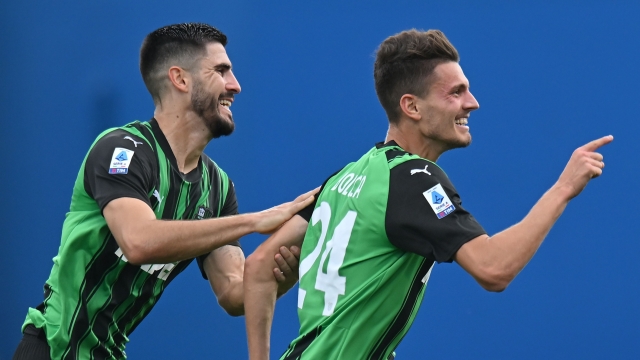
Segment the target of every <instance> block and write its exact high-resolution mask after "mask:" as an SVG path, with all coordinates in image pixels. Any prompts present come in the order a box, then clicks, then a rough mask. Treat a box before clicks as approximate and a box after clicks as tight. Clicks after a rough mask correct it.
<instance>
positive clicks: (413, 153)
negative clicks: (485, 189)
mask: <svg viewBox="0 0 640 360" xmlns="http://www.w3.org/2000/svg"><path fill="white" fill-rule="evenodd" d="M458 62H459V57H458V52H457V50H456V49H455V48H454V47H453V45H451V43H450V42H449V41H448V39H447V38H446V37H445V35H444V34H443V33H442V32H440V31H437V30H429V31H426V32H421V31H416V30H410V31H404V32H402V33H399V34H396V35H394V36H391V37H389V38H387V39H386V40H385V41H384V42H383V43H382V44H381V45H380V47H379V49H378V51H377V55H376V61H375V66H374V79H375V86H376V92H377V94H378V98H379V100H380V103H381V104H382V107H383V108H384V109H385V111H386V113H387V117H388V120H389V130H388V133H387V136H386V139H385V141H384V142H381V143H378V144H376V145H375V147H373V148H372V149H371V150H369V151H368V152H367V153H365V154H364V155H363V156H362V157H361V158H360V159H358V160H357V161H355V162H352V163H349V164H347V165H346V166H345V167H344V168H342V170H340V171H338V172H337V173H335V174H334V175H332V176H331V177H329V178H328V179H327V180H326V181H325V183H324V185H323V187H322V188H321V192H320V194H319V195H318V196H317V200H316V201H315V202H314V203H313V204H312V205H310V206H309V207H307V208H306V209H304V210H303V211H301V212H300V213H299V214H297V215H296V216H294V217H293V218H292V219H291V220H289V221H288V222H287V223H285V225H284V226H283V227H282V228H281V229H280V230H278V231H277V232H276V233H275V234H274V235H272V236H271V237H270V238H269V239H268V240H267V241H266V242H264V243H263V244H262V245H260V247H259V248H258V249H257V250H256V252H254V253H253V254H252V255H251V256H249V258H248V259H247V263H246V267H245V282H244V288H245V318H246V325H247V335H248V341H249V353H250V358H251V359H252V360H258V359H267V358H268V356H269V334H270V328H271V322H272V317H273V310H274V303H275V300H276V290H277V283H276V281H275V280H274V277H273V276H269V274H268V272H266V271H265V270H266V269H272V270H273V271H275V272H276V273H277V272H279V270H277V269H274V268H275V267H276V266H277V265H278V264H279V263H281V262H282V261H284V260H285V259H286V258H287V257H289V256H291V255H290V254H283V255H284V256H281V255H276V256H275V257H276V258H275V259H274V256H273V255H272V254H273V253H274V252H275V251H277V250H278V248H280V247H283V246H286V247H289V246H292V245H296V246H300V244H302V248H301V262H300V267H299V274H300V288H299V292H298V315H299V319H300V333H299V336H298V338H296V339H295V340H293V342H291V344H290V345H289V348H288V349H287V350H286V352H285V353H284V355H283V356H282V358H281V359H332V360H337V359H349V360H351V359H389V358H392V357H393V356H394V355H393V352H394V349H395V348H396V347H397V346H398V344H399V343H400V341H401V340H402V338H403V336H404V335H405V334H406V332H407V331H408V330H409V327H410V326H411V323H412V321H413V319H414V317H415V314H416V312H417V310H418V307H419V306H420V303H421V301H422V298H423V295H424V290H425V286H426V283H427V281H428V279H429V275H430V273H431V269H432V268H433V265H434V264H435V263H436V262H437V263H442V262H452V261H456V262H457V263H458V264H460V266H462V268H463V269H464V270H466V271H467V272H468V273H469V274H470V275H471V276H473V278H474V279H475V280H476V281H477V282H478V283H479V284H480V285H481V286H482V287H483V288H485V289H486V290H488V291H502V290H504V289H505V288H506V287H507V285H508V284H509V283H510V282H511V281H512V280H513V279H514V278H515V276H516V275H517V274H518V273H519V272H520V271H521V270H522V269H523V268H524V266H525V265H526V264H527V262H528V261H529V260H530V259H531V257H532V256H533V255H534V253H535V252H536V250H537V249H538V247H539V246H540V244H541V243H542V241H543V239H544V238H545V236H546V234H547V233H548V232H549V230H550V229H551V227H552V225H553V224H554V223H555V221H556V220H557V219H558V217H559V216H560V214H561V213H562V212H563V211H564V209H565V207H566V206H567V203H568V202H569V201H570V200H571V199H572V198H574V197H575V196H577V195H578V194H579V193H580V192H581V191H582V190H583V189H584V187H585V186H586V185H587V183H588V182H589V181H590V180H591V179H593V178H595V177H597V176H600V175H601V174H602V169H603V167H604V163H603V161H602V160H603V157H602V155H601V154H599V153H597V152H596V150H597V149H598V148H599V147H600V146H602V145H605V144H607V143H609V142H611V141H612V140H613V137H611V136H605V137H603V138H600V139H598V140H595V141H592V142H590V143H588V144H586V145H584V146H582V147H580V148H578V149H577V150H576V151H575V152H574V153H573V155H572V156H571V158H570V160H569V162H568V163H567V165H566V168H565V169H564V171H563V172H562V174H561V175H560V177H559V179H558V181H557V182H556V183H555V184H554V185H553V186H552V187H551V188H550V189H549V190H548V191H547V192H546V193H545V194H544V195H543V196H542V197H541V198H540V200H539V201H538V202H537V203H536V204H535V206H534V207H533V208H532V209H531V211H530V212H529V214H528V215H527V216H526V217H525V218H524V219H523V220H522V221H521V222H519V223H517V224H515V225H513V226H511V227H509V228H508V229H506V230H504V231H502V232H499V233H497V234H495V235H493V236H488V235H487V234H486V232H485V230H484V229H483V228H482V226H480V224H479V223H478V222H477V221H476V219H475V218H474V217H473V216H472V215H471V214H470V213H469V212H468V211H467V210H465V208H464V207H463V206H462V201H461V198H460V195H459V194H458V192H457V191H456V189H455V187H454V185H453V184H452V182H451V181H450V180H449V178H448V177H447V175H446V174H445V172H444V170H443V169H441V168H440V167H439V166H438V165H437V164H436V160H438V158H439V157H440V155H441V154H442V153H444V152H445V151H447V150H451V149H455V148H461V147H466V146H468V145H469V144H470V143H471V135H470V133H469V126H468V121H469V114H470V113H471V112H472V111H474V110H476V109H478V107H479V105H478V102H477V101H476V99H475V98H474V97H473V95H472V94H471V92H470V91H469V81H468V80H467V78H466V77H465V76H464V73H463V72H462V68H461V67H460V65H459V63H458ZM305 233H306V235H305ZM303 240H304V241H303ZM283 250H284V249H283Z"/></svg>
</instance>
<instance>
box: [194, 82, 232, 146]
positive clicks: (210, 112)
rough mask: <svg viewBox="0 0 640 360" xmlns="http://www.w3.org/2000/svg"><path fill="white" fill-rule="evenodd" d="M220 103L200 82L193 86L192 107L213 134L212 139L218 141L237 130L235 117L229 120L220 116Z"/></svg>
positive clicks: (230, 117)
mask: <svg viewBox="0 0 640 360" xmlns="http://www.w3.org/2000/svg"><path fill="white" fill-rule="evenodd" d="M219 106H220V103H219V102H218V99H217V98H215V97H214V96H213V95H212V94H211V93H207V92H206V91H205V90H204V87H203V86H202V83H201V82H200V81H195V82H194V84H193V92H192V94H191V107H192V108H193V111H194V112H195V113H196V114H197V115H198V116H199V117H200V118H201V119H202V121H204V124H205V125H206V126H207V128H208V129H209V131H210V132H211V137H212V138H214V139H217V138H219V137H221V136H227V135H231V133H233V130H234V129H235V123H234V122H233V117H232V116H231V115H229V118H228V119H226V118H225V117H223V116H222V114H220V110H219V108H218V107H219Z"/></svg>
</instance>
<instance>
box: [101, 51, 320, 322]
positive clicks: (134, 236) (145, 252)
mask: <svg viewBox="0 0 640 360" xmlns="http://www.w3.org/2000/svg"><path fill="white" fill-rule="evenodd" d="M196 63H197V66H195V67H193V68H192V69H191V70H186V69H184V68H182V67H180V66H178V65H175V66H171V67H169V68H168V69H167V70H166V74H167V78H166V80H165V81H166V84H165V85H166V86H165V88H164V91H163V92H162V94H161V99H160V101H159V102H157V103H156V109H155V112H154V117H155V118H156V120H157V121H158V125H159V126H160V129H162V132H163V133H164V135H165V136H166V138H167V140H168V142H169V145H170V146H171V149H172V151H173V153H174V155H175V158H176V161H177V164H178V168H179V170H180V171H181V172H182V173H188V172H190V171H191V170H193V169H195V168H196V167H197V166H198V161H199V159H200V156H201V155H202V152H203V150H204V148H205V147H206V145H207V144H208V143H209V141H211V139H213V138H214V137H215V136H216V133H219V128H221V127H222V128H226V129H227V131H228V129H229V128H231V129H233V117H232V114H231V111H230V110H229V108H228V107H225V106H220V104H219V100H221V99H223V100H228V101H231V102H233V98H234V95H235V94H238V93H240V90H241V89H240V84H239V83H238V81H237V79H236V78H235V76H234V74H233V72H232V70H231V69H232V68H231V62H230V60H229V58H228V56H227V53H226V51H225V48H224V47H223V46H222V45H221V44H219V43H210V44H208V45H207V46H206V53H205V55H204V56H203V57H202V58H201V59H199V61H197V62H196ZM314 191H315V190H314ZM314 191H311V192H308V193H306V194H303V195H301V196H299V197H298V198H296V199H295V200H294V201H292V202H288V203H284V204H281V205H278V206H275V207H273V208H271V209H267V210H264V211H261V212H257V213H250V214H242V215H236V216H228V217H223V218H215V219H207V220H201V221H179V220H172V221H166V220H158V219H156V216H155V214H154V212H153V210H152V209H151V208H150V207H149V206H148V205H147V204H146V203H144V202H143V201H141V200H138V199H133V198H119V199H116V200H113V201H111V202H110V203H109V204H107V206H106V207H105V208H104V210H103V214H104V217H105V219H106V221H107V224H108V226H109V229H110V230H111V232H112V233H113V236H114V237H115V239H116V241H117V242H118V245H119V246H120V249H121V250H122V252H123V253H124V255H125V256H126V257H127V259H128V261H129V262H130V263H132V264H165V263H170V262H175V261H180V260H185V259H190V258H193V257H196V256H199V255H202V254H207V253H210V254H209V255H208V256H207V258H206V259H205V261H204V269H205V272H206V274H207V277H208V278H209V282H210V284H211V287H212V289H213V291H214V293H215V295H216V297H217V298H218V302H219V304H220V305H221V306H222V307H223V308H224V309H225V310H226V311H227V312H228V313H229V314H231V315H241V314H242V313H243V311H244V310H243V304H244V302H243V298H244V296H243V288H242V279H243V273H244V262H245V258H244V254H243V253H242V250H241V249H240V248H238V247H236V246H226V245H227V244H229V243H231V242H234V241H236V240H237V239H239V238H240V237H242V236H244V235H247V234H249V233H252V232H258V233H262V234H270V233H272V232H273V231H275V230H276V229H278V228H279V227H280V226H281V225H282V224H283V223H284V222H285V221H287V220H289V219H290V218H291V216H293V215H294V214H295V213H297V212H298V211H300V210H301V209H303V208H304V207H306V206H307V205H309V204H311V203H312V202H313V193H314ZM276 252H277V251H275V252H274V253H273V254H275V253H276ZM292 256H293V255H291V254H287V259H291V257H292ZM293 257H294V258H295V256H293ZM288 266H289V265H288ZM290 266H297V259H295V260H294V261H293V262H292V263H291V265H290ZM289 268H290V267H289ZM284 270H287V268H285V269H284ZM267 272H268V273H269V274H270V275H271V276H272V278H273V280H274V281H277V280H279V281H280V283H281V284H282V285H281V286H282V288H281V290H280V292H284V291H285V289H288V288H290V287H291V286H293V284H294V283H295V277H294V278H293V279H289V281H287V277H286V274H285V273H284V271H282V274H279V276H278V277H277V278H276V277H274V276H273V273H272V272H271V270H267ZM288 274H290V272H289V273H288ZM287 286H288V287H287Z"/></svg>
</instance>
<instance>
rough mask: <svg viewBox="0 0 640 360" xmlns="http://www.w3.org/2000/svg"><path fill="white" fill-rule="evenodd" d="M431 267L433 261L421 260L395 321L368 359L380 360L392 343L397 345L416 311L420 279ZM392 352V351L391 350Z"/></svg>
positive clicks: (420, 284) (420, 285)
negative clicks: (400, 335) (399, 337)
mask: <svg viewBox="0 0 640 360" xmlns="http://www.w3.org/2000/svg"><path fill="white" fill-rule="evenodd" d="M431 266H433V260H427V259H423V260H422V263H421V264H420V267H419V268H418V271H416V273H415V275H414V277H413V280H412V281H411V287H410V288H409V291H408V292H407V296H406V297H405V299H404V301H403V303H402V307H401V308H400V310H399V311H398V313H397V314H396V317H395V319H394V320H393V322H392V323H391V325H389V327H388V328H387V330H386V331H385V335H384V336H383V337H382V338H380V339H379V340H378V342H377V343H376V346H374V348H373V350H372V351H371V353H370V355H369V357H368V359H372V360H373V359H382V358H383V356H384V354H385V353H386V352H388V350H389V347H390V346H391V344H392V343H394V340H397V341H395V343H396V344H397V343H398V342H399V341H400V340H401V339H396V337H397V336H398V335H399V334H400V333H401V332H402V330H403V329H404V328H405V327H406V326H407V324H408V323H409V319H410V318H411V315H412V314H414V311H415V309H416V305H417V300H418V298H419V296H420V293H421V291H422V290H423V287H424V283H423V282H422V279H423V278H424V276H425V275H426V273H427V272H428V271H429V269H430V268H431ZM391 350H393V349H391Z"/></svg>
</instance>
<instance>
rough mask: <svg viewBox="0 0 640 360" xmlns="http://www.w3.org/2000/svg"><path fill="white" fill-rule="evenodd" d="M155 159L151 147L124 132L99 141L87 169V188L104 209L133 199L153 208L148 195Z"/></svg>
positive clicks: (85, 179) (85, 173) (118, 132)
mask: <svg viewBox="0 0 640 360" xmlns="http://www.w3.org/2000/svg"><path fill="white" fill-rule="evenodd" d="M154 163H155V156H154V153H153V150H152V149H151V148H150V147H149V144H148V143H147V142H146V141H145V140H143V139H141V138H139V137H136V136H134V135H132V134H130V133H128V132H126V131H124V130H115V131H113V132H111V133H109V134H107V135H105V136H103V137H102V138H101V139H99V140H98V141H97V142H96V143H95V144H94V146H93V147H92V148H91V150H90V151H89V155H88V156H87V160H86V162H85V166H84V187H85V190H86V192H87V194H89V196H91V197H92V198H93V199H94V200H95V201H96V202H97V203H98V206H99V207H100V210H103V209H104V207H105V206H107V204H108V203H109V202H110V201H112V200H115V199H118V198H122V197H130V198H135V199H139V200H142V201H144V202H145V203H146V204H148V205H149V206H151V204H150V202H149V197H148V193H149V191H151V188H152V186H153V184H152V180H151V177H152V176H151V174H152V167H153V164H154Z"/></svg>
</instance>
